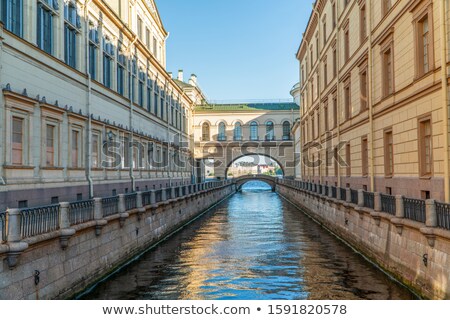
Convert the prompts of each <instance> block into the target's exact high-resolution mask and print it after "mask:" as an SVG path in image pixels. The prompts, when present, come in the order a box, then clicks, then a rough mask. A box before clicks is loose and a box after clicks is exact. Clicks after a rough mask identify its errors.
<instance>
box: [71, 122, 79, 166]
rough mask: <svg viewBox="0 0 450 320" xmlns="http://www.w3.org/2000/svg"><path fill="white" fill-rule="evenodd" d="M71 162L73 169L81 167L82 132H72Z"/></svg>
mask: <svg viewBox="0 0 450 320" xmlns="http://www.w3.org/2000/svg"><path fill="white" fill-rule="evenodd" d="M71 144H72V147H71V150H72V152H71V160H72V168H79V167H80V132H79V131H78V130H72V140H71Z"/></svg>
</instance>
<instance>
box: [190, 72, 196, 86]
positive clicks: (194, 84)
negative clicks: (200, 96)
mask: <svg viewBox="0 0 450 320" xmlns="http://www.w3.org/2000/svg"><path fill="white" fill-rule="evenodd" d="M189 84H190V85H191V86H194V87H196V86H197V76H196V75H195V74H191V78H190V79H189Z"/></svg>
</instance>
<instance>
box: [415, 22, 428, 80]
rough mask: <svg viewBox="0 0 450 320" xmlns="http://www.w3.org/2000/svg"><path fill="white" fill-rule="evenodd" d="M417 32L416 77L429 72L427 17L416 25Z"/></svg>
mask: <svg viewBox="0 0 450 320" xmlns="http://www.w3.org/2000/svg"><path fill="white" fill-rule="evenodd" d="M417 31H418V33H419V34H418V36H417V37H418V48H417V51H418V58H419V59H418V60H419V61H418V65H419V70H418V75H419V76H421V75H423V74H425V73H427V72H428V71H430V57H431V55H430V30H429V25H428V15H426V16H425V17H423V18H422V19H421V20H420V21H419V22H418V24H417Z"/></svg>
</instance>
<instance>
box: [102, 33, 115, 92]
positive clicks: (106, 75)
mask: <svg viewBox="0 0 450 320" xmlns="http://www.w3.org/2000/svg"><path fill="white" fill-rule="evenodd" d="M113 57H114V46H113V44H112V43H111V41H110V40H109V38H108V37H105V38H103V84H104V85H105V87H107V88H110V89H111V87H112V72H113V71H112V69H113V60H114V58H113Z"/></svg>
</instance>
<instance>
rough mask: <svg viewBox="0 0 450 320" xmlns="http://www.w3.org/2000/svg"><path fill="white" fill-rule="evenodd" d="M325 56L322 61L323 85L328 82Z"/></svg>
mask: <svg viewBox="0 0 450 320" xmlns="http://www.w3.org/2000/svg"><path fill="white" fill-rule="evenodd" d="M326 59H327V57H325V60H324V62H323V84H324V87H326V86H327V84H328V63H327V60H326Z"/></svg>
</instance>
